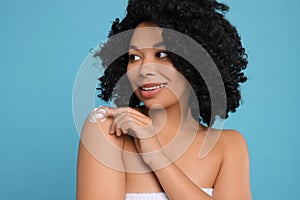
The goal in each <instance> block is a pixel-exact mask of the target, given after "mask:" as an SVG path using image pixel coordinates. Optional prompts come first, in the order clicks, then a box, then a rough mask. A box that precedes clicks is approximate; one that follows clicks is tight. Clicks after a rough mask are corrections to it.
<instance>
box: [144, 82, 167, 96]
mask: <svg viewBox="0 0 300 200" xmlns="http://www.w3.org/2000/svg"><path fill="white" fill-rule="evenodd" d="M165 85H166V84H165V83H148V84H144V85H142V86H141V87H139V89H140V91H141V94H142V96H143V97H145V98H152V97H154V96H155V95H156V94H158V93H159V92H161V91H162V90H163V88H164V86H165Z"/></svg>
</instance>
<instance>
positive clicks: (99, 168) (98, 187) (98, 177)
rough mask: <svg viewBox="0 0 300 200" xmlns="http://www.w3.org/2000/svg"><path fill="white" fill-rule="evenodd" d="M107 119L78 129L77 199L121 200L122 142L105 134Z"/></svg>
mask: <svg viewBox="0 0 300 200" xmlns="http://www.w3.org/2000/svg"><path fill="white" fill-rule="evenodd" d="M110 123H111V119H107V120H106V121H105V122H104V123H101V124H98V123H91V122H90V121H89V120H88V119H87V120H86V121H85V124H84V126H83V128H82V133H81V138H80V144H79V151H78V163H77V199H78V200H81V199H84V200H85V199H116V200H121V199H122V200H124V198H125V192H126V191H125V173H124V169H123V162H122V159H121V158H122V145H123V139H122V138H117V137H116V136H114V135H109V134H108V128H109V125H110Z"/></svg>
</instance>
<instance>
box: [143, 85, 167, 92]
mask: <svg viewBox="0 0 300 200" xmlns="http://www.w3.org/2000/svg"><path fill="white" fill-rule="evenodd" d="M162 87H164V84H161V85H158V86H154V87H149V88H145V87H142V89H143V90H145V91H150V90H156V89H158V88H162Z"/></svg>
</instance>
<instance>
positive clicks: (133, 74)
mask: <svg viewBox="0 0 300 200" xmlns="http://www.w3.org/2000/svg"><path fill="white" fill-rule="evenodd" d="M126 76H127V79H128V81H129V82H130V84H131V86H132V87H133V89H134V90H135V89H136V85H135V84H134V83H135V82H136V80H137V78H138V71H137V70H135V69H134V68H130V67H127V72H126ZM134 87H135V88H134Z"/></svg>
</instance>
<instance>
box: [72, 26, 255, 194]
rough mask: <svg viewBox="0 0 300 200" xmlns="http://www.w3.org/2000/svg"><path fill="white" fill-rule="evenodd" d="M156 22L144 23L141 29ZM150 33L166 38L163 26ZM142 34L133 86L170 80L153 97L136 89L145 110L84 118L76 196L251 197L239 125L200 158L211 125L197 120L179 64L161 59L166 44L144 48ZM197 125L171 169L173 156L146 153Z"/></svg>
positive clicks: (121, 110) (123, 110)
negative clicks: (110, 162)
mask: <svg viewBox="0 0 300 200" xmlns="http://www.w3.org/2000/svg"><path fill="white" fill-rule="evenodd" d="M155 26H156V25H155V24H150V23H146V22H145V23H141V24H140V25H139V26H138V27H155ZM143 34H147V32H146V33H143ZM153 35H154V36H153V38H152V39H150V40H149V41H147V42H149V44H151V43H157V42H160V41H162V37H161V34H160V33H159V31H158V32H157V34H153ZM139 38H141V37H140V36H139V33H138V32H137V34H134V35H133V38H132V42H131V44H134V45H135V46H138V48H139V50H138V51H136V50H130V52H129V53H130V54H134V55H136V56H137V57H135V58H137V59H135V60H134V62H130V63H129V65H128V72H129V73H128V79H129V80H130V81H131V83H132V86H133V88H134V89H136V87H137V86H135V85H134V84H135V80H137V79H138V77H143V78H144V79H143V80H146V79H147V80H149V81H150V82H151V81H152V82H153V81H157V80H159V81H166V82H167V83H168V84H167V86H166V87H164V88H163V90H162V91H161V92H160V93H158V94H157V95H155V96H154V97H153V98H144V97H143V95H141V93H140V92H141V91H139V90H136V95H137V96H138V97H139V98H140V99H141V100H142V101H143V102H144V103H145V106H146V107H145V108H144V109H143V110H139V109H138V110H137V109H132V108H114V109H112V108H111V109H109V112H108V117H109V118H108V119H107V120H106V121H105V122H103V123H91V122H89V121H88V120H86V123H85V124H84V127H83V129H82V135H81V142H80V146H79V154H78V169H77V199H78V200H81V199H115V200H124V199H125V194H126V193H142V192H161V191H164V192H165V193H166V194H167V196H168V198H169V199H172V200H177V199H178V200H179V199H180V200H182V199H189V200H193V199H197V200H199V199H201V200H212V199H216V200H241V199H243V200H250V199H251V192H250V183H249V182H250V181H249V156H248V150H247V145H246V142H245V140H244V138H243V137H242V135H241V134H240V133H238V132H237V131H234V130H223V131H222V132H221V136H220V138H219V140H218V141H217V143H216V145H215V146H214V147H213V149H212V150H211V152H210V153H209V154H208V155H207V156H206V157H205V158H203V159H199V150H200V147H201V145H202V143H203V141H204V137H205V135H206V134H207V130H208V128H207V127H205V126H203V125H201V124H198V123H197V122H196V121H195V120H194V119H193V118H192V116H191V112H190V109H189V107H188V106H187V105H188V104H187V102H188V98H187V97H188V96H189V95H188V94H189V92H190V91H189V90H187V89H186V88H187V83H186V81H185V80H184V79H182V77H181V76H180V74H179V73H175V72H176V70H172V69H174V67H173V65H172V63H171V62H170V61H169V60H168V58H167V57H165V56H161V54H159V56H157V55H158V54H157V53H159V52H160V51H161V49H155V48H150V49H149V48H147V49H143V48H142V47H145V46H148V45H149V44H148V43H147V44H143V43H142V42H145V41H144V40H140V39H139ZM162 48H163V47H162ZM149 63H151V64H157V66H159V65H164V66H166V68H164V69H169V70H167V71H168V73H165V72H166V71H160V70H159V69H161V68H155V67H153V68H151V67H150V68H146V67H147V66H149V65H147V64H149ZM168 67H169V68H168ZM132 69H137V70H132ZM147 70H148V71H147ZM145 71H147V72H145ZM146 74H152V75H151V76H147V75H146ZM175 80H176V81H175ZM175 82H176V84H175ZM156 105H160V107H157V106H156ZM155 106H156V107H155ZM162 108H163V109H162ZM149 113H150V116H151V117H149ZM162 119H164V120H162ZM161 121H163V122H164V123H162V122H161ZM195 124H197V130H196V134H195V138H193V142H192V144H191V145H190V146H189V147H188V149H186V150H185V151H184V152H183V154H182V156H181V157H180V158H179V159H177V160H174V161H173V162H171V164H169V165H168V166H166V167H164V168H162V169H157V166H158V165H159V164H160V162H162V161H169V160H170V155H168V154H167V153H166V152H164V151H159V152H158V153H157V154H155V156H150V157H148V156H145V155H144V154H141V153H147V152H153V151H154V150H158V149H161V148H162V147H163V146H165V145H167V144H169V143H170V141H172V139H173V138H174V137H175V136H176V134H178V133H183V135H186V137H187V136H188V135H189V134H190V133H192V132H193V131H195V130H194V129H193V128H191V127H194V125H195ZM110 129H111V131H110ZM129 134H130V135H129ZM183 137H185V136H183ZM105 138H106V139H107V140H108V141H110V142H111V144H113V146H115V147H118V148H119V149H121V150H126V151H130V152H135V153H137V154H140V157H139V158H138V157H136V159H135V160H133V161H132V160H131V161H130V163H128V162H126V159H124V154H122V151H116V150H113V148H110V147H107V148H105V145H101V144H99V141H103V139H105ZM103 153H107V155H108V156H109V157H111V158H113V159H114V163H116V166H118V169H119V170H116V169H113V168H111V167H109V166H107V165H106V164H105V163H103V162H100V161H101V155H102V154H103ZM99 160H100V161H99ZM130 164H133V165H136V166H140V167H141V168H143V167H144V168H145V169H152V171H150V172H145V173H129V172H126V170H125V169H126V168H127V166H128V165H130ZM120 169H121V170H120ZM200 188H214V193H213V196H212V197H210V196H209V195H207V194H206V193H205V192H203V191H202V190H201V189H200Z"/></svg>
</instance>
